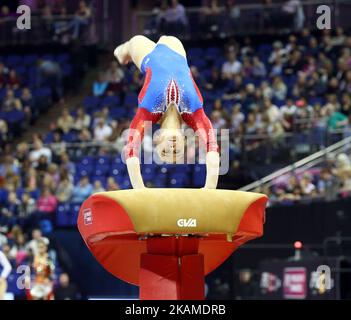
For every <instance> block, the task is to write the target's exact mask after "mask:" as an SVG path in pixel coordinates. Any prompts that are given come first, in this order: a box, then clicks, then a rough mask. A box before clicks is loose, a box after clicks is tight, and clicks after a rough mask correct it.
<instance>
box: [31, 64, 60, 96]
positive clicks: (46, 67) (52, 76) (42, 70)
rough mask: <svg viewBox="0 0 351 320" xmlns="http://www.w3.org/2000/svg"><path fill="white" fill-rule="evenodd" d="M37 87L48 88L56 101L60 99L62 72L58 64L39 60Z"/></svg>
mask: <svg viewBox="0 0 351 320" xmlns="http://www.w3.org/2000/svg"><path fill="white" fill-rule="evenodd" d="M37 85H38V86H39V87H44V86H48V87H50V88H51V90H52V91H53V94H54V97H55V98H56V99H58V98H60V97H62V95H63V87H62V70H61V66H60V65H59V63H57V62H54V61H51V60H44V59H39V60H38V77H37Z"/></svg>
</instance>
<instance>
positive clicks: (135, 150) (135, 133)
mask: <svg viewBox="0 0 351 320" xmlns="http://www.w3.org/2000/svg"><path fill="white" fill-rule="evenodd" d="M147 121H150V122H153V116H152V115H151V113H150V112H148V111H147V110H146V109H144V108H138V110H137V113H136V115H135V116H134V119H133V120H132V122H131V124H130V127H129V133H128V141H127V145H126V147H125V158H126V164H127V170H128V174H129V178H130V182H131V184H132V186H133V188H134V189H142V188H145V185H144V181H143V177H142V176H141V170H140V160H139V150H140V146H141V142H142V140H143V138H144V130H145V125H146V122H147Z"/></svg>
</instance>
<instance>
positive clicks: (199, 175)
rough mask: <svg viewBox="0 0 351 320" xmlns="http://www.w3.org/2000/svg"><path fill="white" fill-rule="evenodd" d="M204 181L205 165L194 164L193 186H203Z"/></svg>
mask: <svg viewBox="0 0 351 320" xmlns="http://www.w3.org/2000/svg"><path fill="white" fill-rule="evenodd" d="M205 182H206V166H205V165H204V164H203V165H201V164H198V165H195V166H194V171H193V186H194V187H196V188H200V187H203V186H204V185H205Z"/></svg>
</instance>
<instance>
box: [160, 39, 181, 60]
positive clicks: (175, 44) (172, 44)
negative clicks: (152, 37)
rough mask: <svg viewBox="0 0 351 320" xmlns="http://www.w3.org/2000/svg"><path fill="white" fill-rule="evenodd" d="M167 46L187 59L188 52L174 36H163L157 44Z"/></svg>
mask: <svg viewBox="0 0 351 320" xmlns="http://www.w3.org/2000/svg"><path fill="white" fill-rule="evenodd" d="M159 43H160V44H165V45H166V46H167V47H169V48H170V49H172V50H173V51H175V52H177V53H179V54H180V55H181V56H183V57H184V58H186V52H185V49H184V46H183V44H182V42H181V41H180V40H179V39H178V38H176V37H173V36H162V37H161V38H160V39H159V40H158V41H157V44H159Z"/></svg>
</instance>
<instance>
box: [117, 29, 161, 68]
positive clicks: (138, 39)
mask: <svg viewBox="0 0 351 320" xmlns="http://www.w3.org/2000/svg"><path fill="white" fill-rule="evenodd" d="M155 46H156V43H155V42H153V41H151V40H150V39H148V38H146V37H145V36H134V37H133V38H131V39H130V40H129V41H127V42H125V43H123V44H121V45H119V46H118V47H117V48H116V49H115V51H114V55H115V57H116V58H117V60H118V61H119V63H120V64H128V63H129V62H131V61H133V62H134V64H135V65H136V66H137V67H138V68H139V70H140V67H141V63H142V62H143V59H144V58H145V56H146V55H148V54H149V53H150V52H151V51H152V50H154V48H155Z"/></svg>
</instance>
